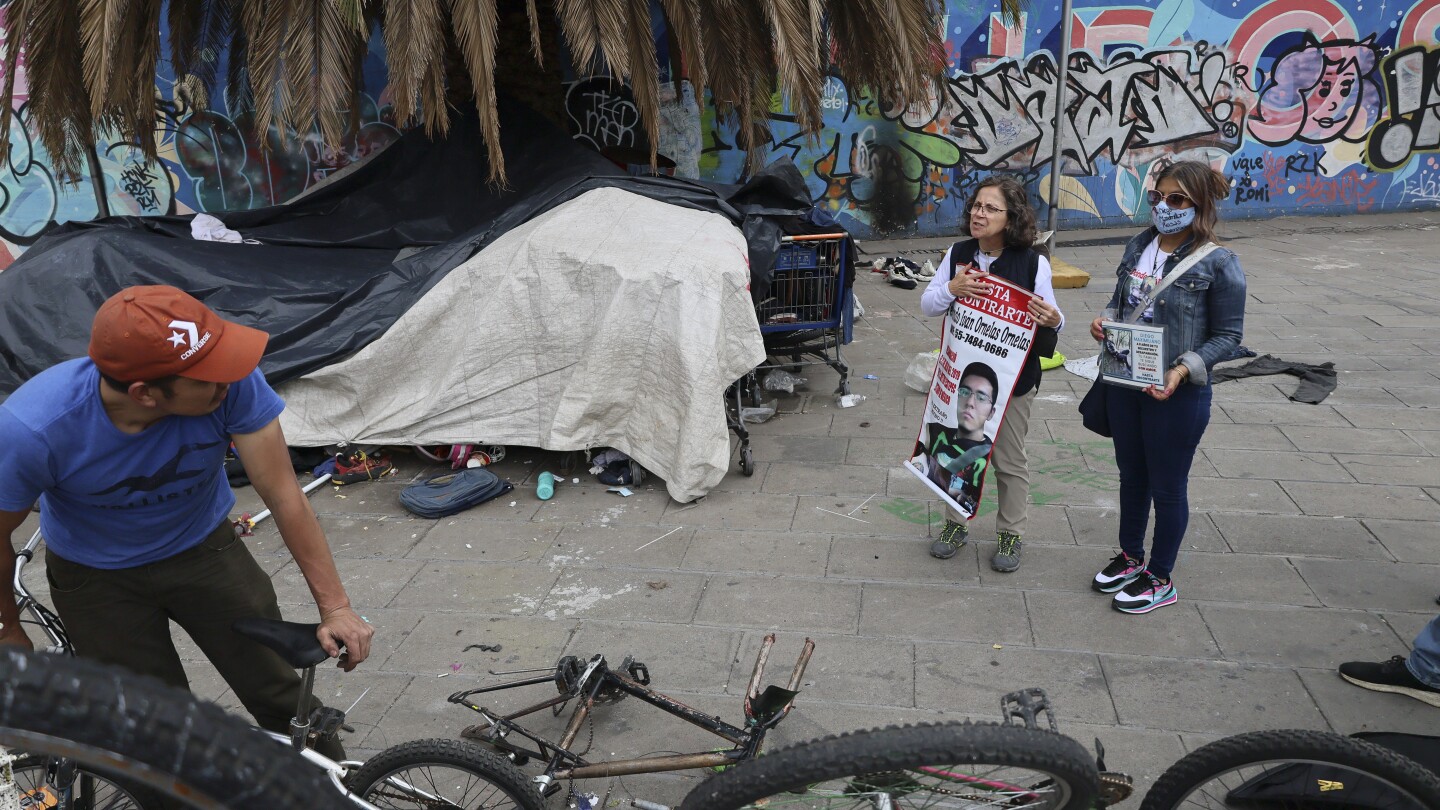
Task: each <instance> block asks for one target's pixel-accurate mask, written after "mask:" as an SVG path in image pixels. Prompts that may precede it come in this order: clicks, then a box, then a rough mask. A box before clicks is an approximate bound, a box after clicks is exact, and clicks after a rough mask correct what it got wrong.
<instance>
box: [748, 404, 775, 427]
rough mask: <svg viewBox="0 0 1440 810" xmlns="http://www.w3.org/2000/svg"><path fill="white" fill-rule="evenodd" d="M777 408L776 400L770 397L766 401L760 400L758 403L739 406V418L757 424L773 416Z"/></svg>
mask: <svg viewBox="0 0 1440 810" xmlns="http://www.w3.org/2000/svg"><path fill="white" fill-rule="evenodd" d="M778 410H779V404H778V401H777V400H773V399H772V400H770V401H768V402H766V401H763V400H762V401H761V403H760V404H759V405H745V406H742V407H741V408H740V418H741V419H744V420H745V421H746V422H752V423H755V424H759V423H761V422H764V421H766V420H768V419H769V418H770V417H772V416H774V415H775V412H776V411H778Z"/></svg>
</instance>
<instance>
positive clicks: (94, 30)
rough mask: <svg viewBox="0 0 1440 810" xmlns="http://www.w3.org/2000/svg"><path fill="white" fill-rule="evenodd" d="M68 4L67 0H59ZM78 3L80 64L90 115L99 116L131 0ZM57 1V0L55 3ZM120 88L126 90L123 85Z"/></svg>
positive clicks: (91, 0)
mask: <svg viewBox="0 0 1440 810" xmlns="http://www.w3.org/2000/svg"><path fill="white" fill-rule="evenodd" d="M60 1H61V2H62V3H66V4H67V5H68V4H69V3H68V2H67V0H60ZM78 2H79V6H80V45H81V46H82V48H83V50H82V51H81V65H82V66H83V68H84V71H85V89H86V90H87V91H88V94H89V98H90V115H91V116H92V117H94V118H99V117H100V115H101V108H102V107H103V106H104V105H105V102H106V99H108V98H109V96H110V82H111V80H112V79H116V78H118V77H116V75H115V68H116V64H115V50H116V46H117V45H118V44H119V42H120V39H121V29H122V28H124V27H125V26H126V23H127V22H128V21H127V19H126V16H127V14H128V13H129V11H130V0H78ZM58 4H59V3H57V5H58ZM117 83H118V82H117ZM120 92H122V93H123V92H125V91H124V89H123V88H122V89H121V91H120Z"/></svg>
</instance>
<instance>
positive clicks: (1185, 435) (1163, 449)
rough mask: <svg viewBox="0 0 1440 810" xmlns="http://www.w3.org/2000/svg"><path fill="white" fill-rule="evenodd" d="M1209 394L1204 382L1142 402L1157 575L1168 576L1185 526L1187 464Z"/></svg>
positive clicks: (1152, 565) (1196, 443)
mask: <svg viewBox="0 0 1440 810" xmlns="http://www.w3.org/2000/svg"><path fill="white" fill-rule="evenodd" d="M1210 394H1211V392H1210V386H1208V385H1181V386H1180V387H1179V388H1178V389H1176V391H1175V393H1174V394H1172V395H1171V396H1170V398H1169V399H1168V400H1166V401H1164V402H1159V401H1156V400H1154V399H1151V400H1150V402H1148V403H1144V404H1142V406H1141V407H1142V410H1143V411H1144V413H1143V414H1142V417H1141V434H1142V442H1143V444H1144V452H1145V459H1146V467H1147V468H1148V469H1149V471H1150V497H1151V500H1152V501H1153V502H1154V504H1155V536H1154V538H1153V539H1152V540H1151V543H1150V565H1149V568H1150V573H1152V574H1154V575H1155V576H1157V577H1159V578H1161V579H1169V577H1170V571H1171V569H1173V568H1174V567H1175V557H1176V555H1177V554H1179V553H1180V544H1181V542H1182V541H1184V539H1185V530H1186V529H1187V528H1188V527H1189V525H1190V495H1189V488H1190V465H1191V463H1192V462H1193V461H1194V460H1195V450H1196V449H1197V448H1198V447H1199V446H1200V438H1201V437H1202V436H1204V435H1205V428H1206V427H1207V426H1208V425H1209V424H1210ZM1148 398H1149V397H1148V396H1147V399H1148Z"/></svg>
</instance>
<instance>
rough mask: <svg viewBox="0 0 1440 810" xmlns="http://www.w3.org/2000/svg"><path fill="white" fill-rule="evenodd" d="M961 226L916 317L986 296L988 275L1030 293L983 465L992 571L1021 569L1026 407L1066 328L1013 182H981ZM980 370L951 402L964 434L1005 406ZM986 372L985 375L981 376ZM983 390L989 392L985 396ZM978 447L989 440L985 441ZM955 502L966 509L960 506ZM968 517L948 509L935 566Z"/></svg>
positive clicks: (955, 545) (961, 541) (1028, 212)
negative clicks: (1025, 330) (991, 485)
mask: <svg viewBox="0 0 1440 810" xmlns="http://www.w3.org/2000/svg"><path fill="white" fill-rule="evenodd" d="M965 221H966V222H967V223H968V225H969V234H970V238H969V239H966V240H965V241H962V242H956V243H955V244H954V245H952V246H951V247H950V250H949V251H948V252H947V253H946V254H945V256H944V257H943V258H942V259H941V260H940V268H941V271H940V272H938V273H936V274H935V278H934V279H932V280H931V281H930V284H929V286H927V287H926V288H925V293H924V295H922V296H921V298H920V310H921V311H922V312H924V313H925V314H926V315H927V316H929V317H931V318H935V317H939V316H941V315H945V314H946V313H948V312H950V309H951V304H952V303H954V302H955V300H956V299H958V298H968V297H972V296H986V295H990V294H991V292H992V285H991V284H989V283H987V279H989V278H991V277H992V276H993V277H995V278H1002V279H1005V280H1006V281H1008V282H1010V283H1012V284H1014V285H1016V286H1018V287H1021V288H1023V289H1025V290H1028V291H1030V292H1031V293H1033V297H1032V298H1031V300H1030V302H1029V304H1028V305H1027V311H1028V313H1029V316H1030V317H1031V318H1032V319H1034V321H1035V324H1036V327H1037V329H1036V334H1035V338H1034V340H1033V341H1032V342H1031V345H1030V347H1029V353H1028V355H1027V356H1026V358H1025V361H1024V364H1023V366H1021V368H1020V372H1019V375H1018V376H1017V377H1015V378H1014V379H1015V385H1014V388H1012V389H1011V390H1010V391H1009V397H1008V401H1007V402H1006V404H1005V409H1004V413H1003V416H1002V420H1001V422H1000V427H999V430H998V431H996V432H995V434H994V436H995V438H994V442H993V445H994V446H993V449H992V450H991V451H990V460H989V467H990V468H991V469H993V470H994V475H993V478H994V480H995V484H996V487H997V488H998V489H999V510H998V512H997V513H996V517H995V529H996V543H995V546H996V547H995V554H994V556H993V557H992V558H991V560H990V567H991V568H994V569H995V570H996V571H1005V572H1009V571H1014V570H1016V569H1017V568H1019V567H1020V545H1021V542H1020V538H1021V536H1023V534H1024V532H1025V518H1026V502H1027V500H1028V499H1029V496H1030V470H1029V459H1028V458H1027V456H1026V454H1025V436H1026V434H1027V433H1029V431H1030V406H1031V403H1033V402H1034V401H1035V391H1036V390H1037V389H1038V388H1039V385H1040V358H1041V357H1048V356H1049V355H1050V354H1051V353H1053V352H1054V350H1055V343H1056V340H1057V334H1056V333H1057V332H1058V331H1059V329H1060V328H1061V326H1063V325H1064V323H1065V316H1064V315H1062V314H1061V313H1060V307H1059V305H1058V304H1057V303H1056V302H1055V290H1054V288H1053V286H1052V284H1051V275H1050V262H1049V260H1048V259H1046V257H1045V256H1043V255H1041V254H1040V253H1039V252H1037V251H1036V250H1035V249H1034V247H1033V245H1034V244H1035V236H1036V229H1035V212H1034V210H1033V209H1031V208H1030V198H1029V196H1028V195H1027V194H1026V193H1025V187H1024V186H1023V185H1021V184H1020V182H1019V181H1018V180H1016V179H1015V178H1013V177H1009V176H1006V175H992V176H990V177H987V178H985V179H984V180H982V181H980V185H979V187H977V188H976V189H975V193H974V194H973V195H971V197H970V200H969V202H968V203H966V206H965ZM980 366H984V364H983V363H973V364H970V365H969V366H967V367H966V368H965V369H964V370H963V372H962V373H961V376H960V380H959V386H958V388H957V390H956V395H957V396H958V397H959V399H960V400H961V401H960V402H959V403H958V406H957V408H958V410H959V413H958V419H959V421H960V423H961V427H962V428H963V427H965V426H966V424H965V420H966V419H967V418H969V416H970V414H971V412H972V411H974V412H978V413H980V414H983V415H984V418H982V419H979V421H980V422H981V427H983V423H984V422H985V421H988V420H989V419H990V418H991V417H992V416H993V414H994V411H995V406H996V404H997V402H1000V401H1003V400H1004V399H1007V398H1005V394H1006V392H1005V391H1003V390H996V388H997V382H996V377H995V372H994V371H993V370H990V369H989V368H988V367H985V368H984V369H983V370H982V369H981V368H978V367H980ZM986 371H988V374H986V373H984V372H986ZM987 385H988V389H989V390H986V389H987ZM977 418H978V417H977ZM972 421H973V420H972ZM927 435H929V434H928V433H927ZM940 435H943V434H940ZM979 440H984V441H988V439H985V438H984V437H983V434H982V435H981V437H980V438H979V439H977V441H979ZM932 444H933V442H932ZM928 449H929V450H931V451H932V457H934V458H941V457H943V456H942V455H941V453H939V452H933V451H935V448H933V447H932V448H928ZM942 450H943V449H942ZM970 452H971V453H973V452H974V451H973V450H972V451H970ZM962 458H963V457H962ZM980 461H983V459H981V460H980ZM965 469H966V470H967V471H970V470H974V472H973V473H970V475H971V478H973V479H978V478H979V477H980V476H981V475H983V470H984V466H983V465H978V469H977V465H976V464H975V463H972V464H970V465H969V466H967V467H966V468H965ZM979 484H980V482H979V480H971V481H969V482H968V488H969V489H971V490H973V492H974V493H975V494H976V495H977V496H978V493H979ZM952 489H954V488H953V487H952ZM957 502H959V503H968V502H967V501H965V500H963V499H961V500H958V501H957ZM973 514H974V513H973V510H972V512H971V515H973ZM971 515H963V514H961V513H959V512H957V511H955V510H954V509H953V508H951V506H950V505H949V504H946V507H945V518H946V520H945V528H943V529H941V530H940V539H938V540H936V541H935V542H934V544H932V545H931V547H930V553H931V554H932V555H934V556H935V557H939V558H940V559H948V558H950V557H953V556H955V553H956V552H957V551H959V550H960V547H961V546H963V545H965V543H966V542H967V541H968V540H969V527H968V526H967V524H966V521H967V520H968V518H969V517H970V516H971Z"/></svg>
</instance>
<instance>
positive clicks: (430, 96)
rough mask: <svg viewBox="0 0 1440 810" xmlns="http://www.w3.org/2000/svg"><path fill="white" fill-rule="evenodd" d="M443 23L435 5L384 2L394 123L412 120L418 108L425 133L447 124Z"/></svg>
mask: <svg viewBox="0 0 1440 810" xmlns="http://www.w3.org/2000/svg"><path fill="white" fill-rule="evenodd" d="M445 21H446V20H445V15H444V13H443V10H442V8H441V5H440V0H386V2H385V26H384V27H385V52H386V55H387V57H388V58H389V62H390V91H391V94H392V95H393V97H394V99H395V117H396V119H397V122H399V123H401V124H405V123H408V122H410V121H412V120H414V118H415V112H416V108H417V106H418V107H419V108H420V112H421V115H422V117H423V120H424V123H425V131H426V132H431V133H440V134H444V133H445V132H446V130H447V129H448V128H449V125H450V111H449V109H448V108H447V107H446V104H445V78H444V74H445V64H444V61H445V60H444V53H445ZM484 80H485V81H487V82H488V81H493V77H490V76H487V77H484Z"/></svg>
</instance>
